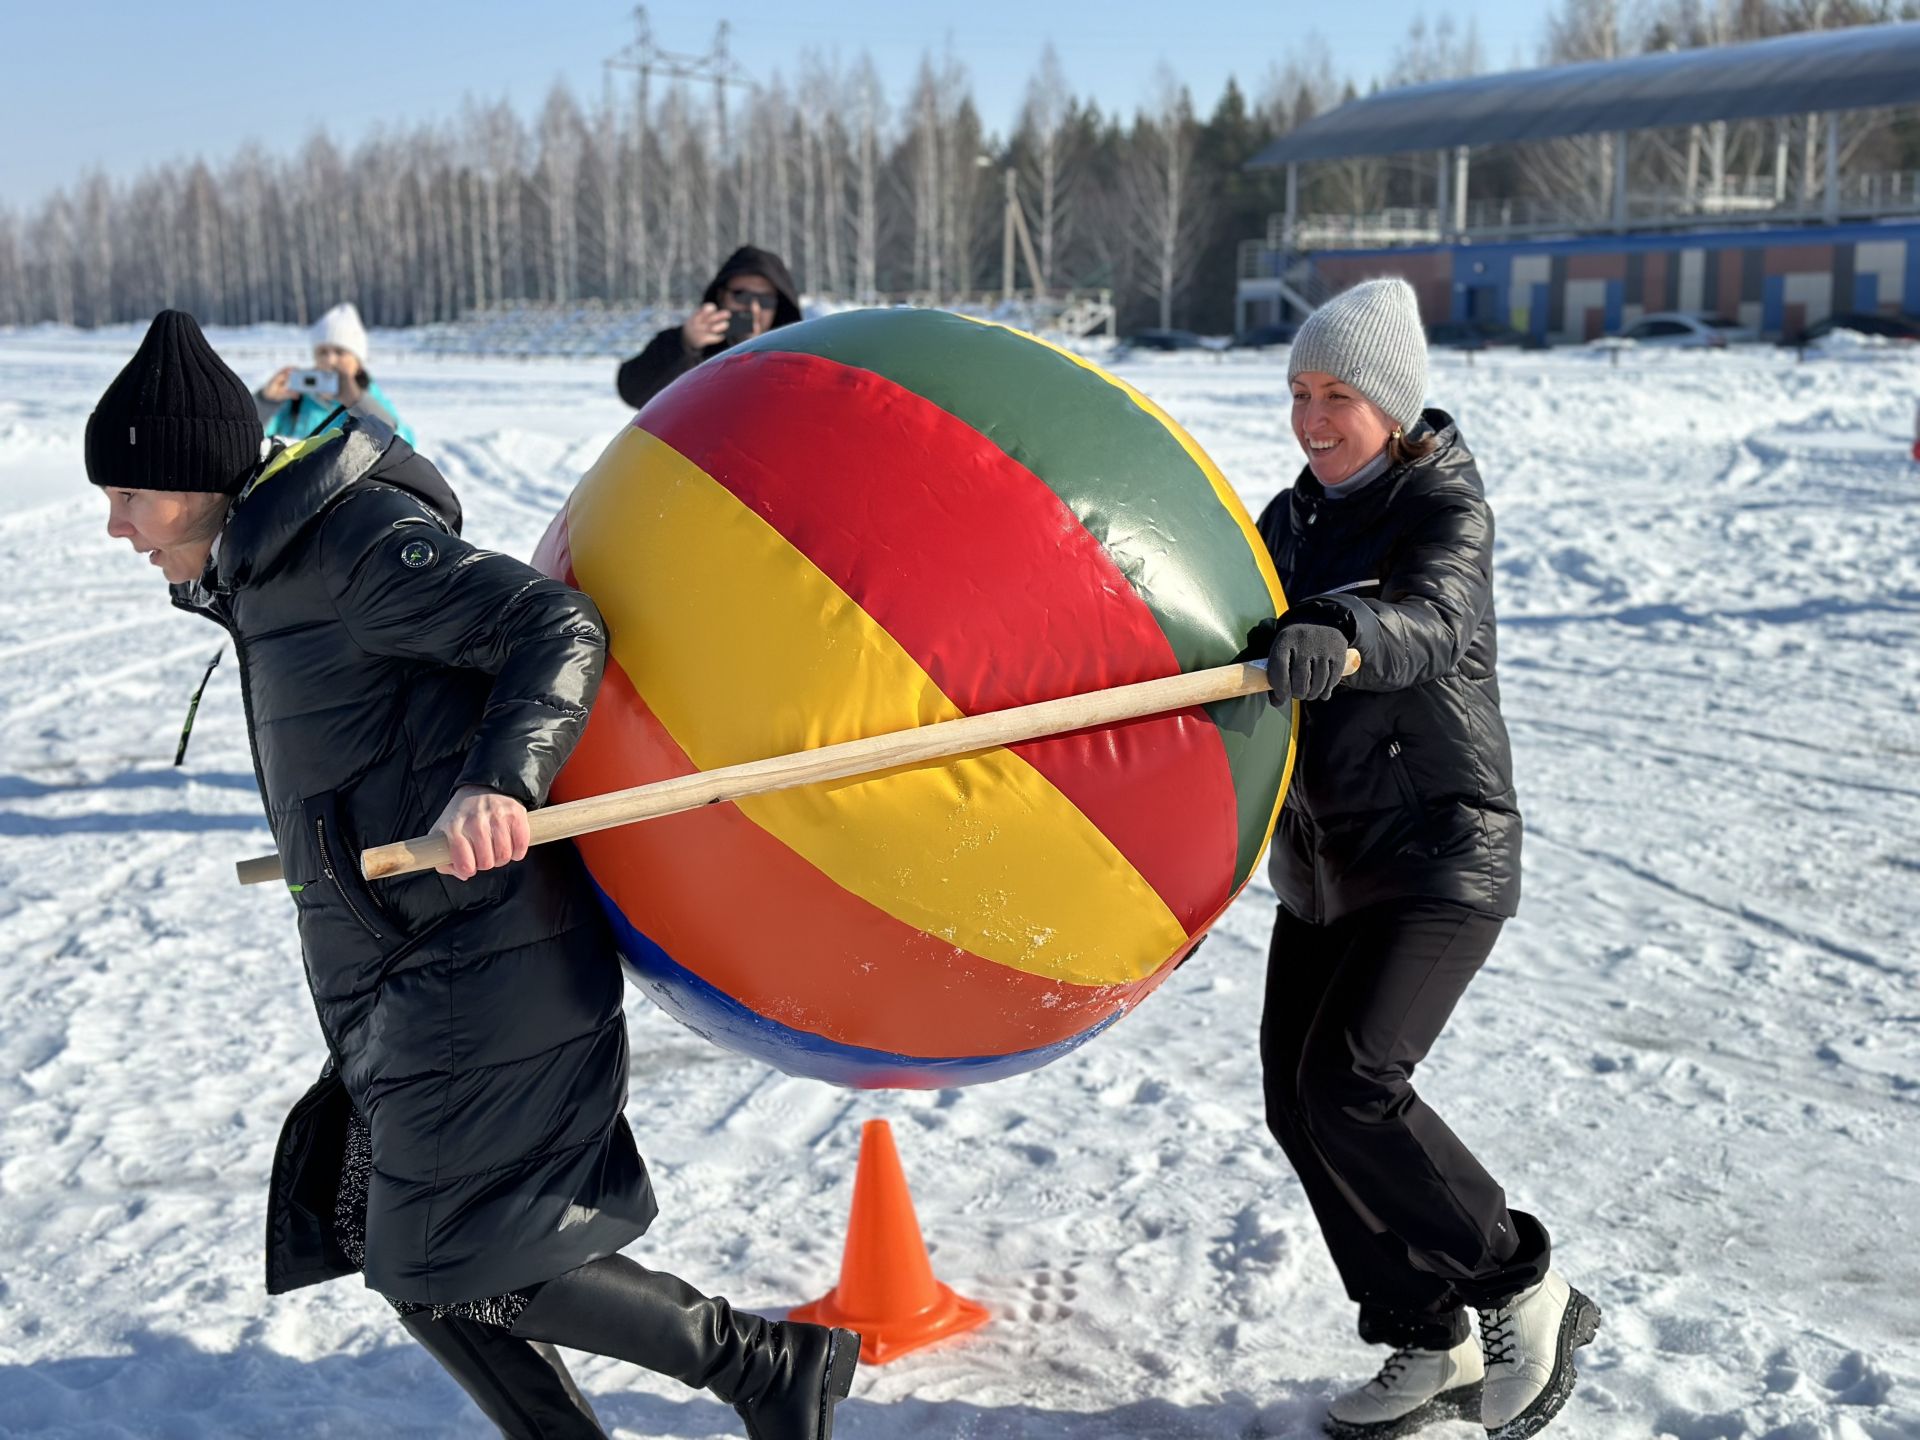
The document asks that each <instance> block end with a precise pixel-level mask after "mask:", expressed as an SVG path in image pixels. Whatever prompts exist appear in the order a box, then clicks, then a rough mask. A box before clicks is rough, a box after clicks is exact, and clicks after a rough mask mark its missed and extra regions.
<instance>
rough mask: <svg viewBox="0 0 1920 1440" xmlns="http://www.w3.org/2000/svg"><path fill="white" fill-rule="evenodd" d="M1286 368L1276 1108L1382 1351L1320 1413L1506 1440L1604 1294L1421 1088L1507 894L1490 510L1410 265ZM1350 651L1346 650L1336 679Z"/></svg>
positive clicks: (1277, 514)
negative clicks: (1437, 384)
mask: <svg viewBox="0 0 1920 1440" xmlns="http://www.w3.org/2000/svg"><path fill="white" fill-rule="evenodd" d="M1287 380H1288V385H1289V388H1290V389H1291V391H1292V396H1293V435H1294V439H1295V440H1297V441H1298V442H1299V444H1300V448H1301V450H1302V451H1303V452H1305V454H1306V457H1307V464H1306V468H1305V469H1304V470H1302V471H1301V473H1300V477H1299V479H1298V480H1296V481H1295V482H1294V485H1293V488H1292V489H1291V490H1290V491H1287V492H1283V493H1282V494H1281V495H1279V496H1278V497H1276V498H1275V499H1274V501H1273V502H1272V504H1270V505H1268V507H1267V509H1266V511H1265V513H1264V514H1262V516H1261V517H1260V533H1261V536H1262V538H1264V539H1265V541H1266V543H1267V546H1268V548H1269V549H1270V550H1271V551H1272V553H1273V558H1274V564H1275V566H1276V567H1277V568H1278V570H1279V572H1280V578H1281V582H1282V584H1283V585H1284V586H1285V588H1286V592H1287V594H1288V595H1289V596H1299V597H1305V598H1303V599H1301V600H1297V601H1295V602H1294V603H1293V604H1292V605H1291V607H1290V608H1289V609H1288V610H1287V612H1286V614H1285V615H1283V616H1282V617H1280V619H1279V620H1278V622H1277V628H1276V631H1275V634H1274V637H1273V641H1272V648H1271V652H1270V654H1269V657H1268V666H1269V670H1270V673H1271V675H1272V680H1273V698H1274V703H1276V704H1286V703H1291V702H1292V701H1296V700H1297V701H1301V702H1304V703H1302V705H1301V707H1300V711H1299V751H1298V757H1299V758H1298V762H1297V768H1296V769H1295V772H1294V780H1293V785H1292V788H1291V790H1290V792H1289V793H1288V796H1287V801H1286V805H1285V807H1284V809H1283V810H1282V811H1281V815H1280V823H1279V826H1278V828H1277V829H1276V831H1275V833H1274V841H1273V853H1272V858H1271V861H1270V870H1271V874H1272V879H1273V887H1274V892H1275V894H1276V895H1277V897H1278V898H1279V902H1280V906H1279V914H1278V917H1277V919H1276V922H1275V924H1274V931H1273V947H1272V951H1271V954H1270V957H1269V960H1268V970H1267V995H1266V1010H1265V1015H1264V1017H1263V1019H1262V1022H1261V1031H1260V1052H1261V1063H1262V1068H1263V1070H1264V1073H1265V1088H1266V1102H1267V1121H1268V1124H1269V1126H1270V1127H1271V1128H1272V1130H1273V1133H1274V1135H1275V1137H1276V1138H1277V1139H1278V1140H1279V1141H1280V1144H1281V1146H1282V1148H1284V1149H1285V1150H1286V1152H1287V1156H1288V1158H1289V1159H1290V1160H1291V1161H1292V1162H1293V1166H1294V1169H1295V1170H1296V1171H1297V1172H1298V1174H1299V1176H1300V1182H1301V1184H1302V1186H1303V1187H1304V1188H1305V1189H1306V1192H1307V1197H1308V1199H1309V1201H1310V1202H1311V1203H1312V1205H1313V1208H1314V1213H1315V1215H1316V1217H1317V1218H1318V1219H1319V1221H1320V1227H1321V1231H1322V1233H1323V1234H1324V1235H1325V1237H1326V1241H1327V1245H1328V1248H1329V1249H1330V1250H1331V1251H1332V1252H1333V1259H1334V1263H1335V1265H1336V1266H1337V1267H1338V1269H1339V1271H1340V1274H1341V1278H1342V1279H1343V1280H1344V1281H1345V1282H1346V1287H1347V1293H1348V1295H1350V1296H1351V1297H1352V1298H1353V1299H1354V1300H1355V1301H1357V1302H1358V1303H1359V1306H1360V1334H1361V1337H1362V1338H1363V1339H1365V1340H1368V1341H1370V1342H1373V1343H1376V1344H1386V1345H1391V1346H1393V1347H1394V1350H1393V1354H1392V1355H1391V1356H1390V1357H1389V1358H1388V1360H1387V1362H1386V1364H1385V1365H1384V1366H1383V1367H1382V1368H1381V1370H1380V1373H1379V1374H1378V1375H1376V1376H1375V1377H1374V1378H1373V1379H1372V1380H1370V1381H1368V1382H1367V1384H1365V1385H1363V1386H1361V1387H1359V1388H1358V1389H1356V1390H1353V1391H1350V1392H1348V1393H1347V1394H1344V1395H1342V1396H1340V1397H1339V1398H1338V1399H1336V1400H1335V1401H1334V1402H1333V1404H1332V1406H1331V1407H1330V1408H1329V1411H1328V1415H1327V1420H1326V1429H1327V1431H1328V1433H1329V1434H1332V1435H1335V1436H1338V1437H1342V1440H1360V1437H1369V1440H1385V1437H1389V1436H1401V1435H1407V1434H1410V1433H1412V1432H1413V1431H1414V1430H1416V1429H1418V1428H1420V1427H1421V1426H1422V1425H1425V1424H1427V1423H1429V1422H1435V1421H1440V1420H1444V1419H1448V1418H1452V1417H1455V1416H1464V1417H1467V1418H1472V1419H1478V1420H1480V1421H1481V1422H1482V1423H1483V1424H1484V1425H1485V1427H1486V1429H1487V1430H1488V1432H1489V1433H1490V1434H1492V1435H1494V1436H1497V1437H1500V1440H1513V1437H1519V1436H1525V1435H1531V1434H1533V1433H1535V1432H1536V1431H1538V1430H1540V1429H1541V1428H1542V1427H1544V1426H1545V1425H1546V1424H1547V1423H1548V1422H1549V1421H1550V1420H1551V1419H1552V1418H1553V1417H1554V1415H1555V1414H1557V1413H1558V1411H1559V1409H1560V1407H1561V1406H1562V1405H1563V1404H1565V1403H1566V1399H1567V1396H1568V1394H1569V1393H1570V1391H1571V1389H1572V1385H1573V1378H1574V1368H1573V1358H1572V1352H1573V1350H1574V1348H1575V1347H1576V1346H1579V1345H1583V1344H1585V1343H1587V1341H1589V1340H1591V1339H1592V1338H1593V1335H1594V1332H1595V1329H1596V1327H1597V1326H1598V1323H1599V1311H1598V1309H1597V1308H1596V1307H1595V1306H1594V1305H1593V1303H1592V1302H1591V1301H1590V1300H1588V1299H1587V1298H1586V1297H1585V1296H1583V1295H1582V1294H1580V1292H1579V1291H1577V1290H1574V1289H1572V1288H1570V1287H1569V1286H1568V1285H1567V1283H1566V1282H1565V1281H1564V1280H1563V1279H1562V1278H1561V1277H1560V1275H1559V1274H1558V1273H1557V1272H1556V1271H1554V1270H1553V1269H1552V1268H1551V1266H1550V1264H1549V1260H1550V1253H1551V1252H1550V1244H1549V1240H1548V1237H1547V1232H1546V1229H1545V1228H1544V1227H1543V1226H1542V1225H1541V1224H1540V1222H1539V1221H1538V1220H1536V1219H1534V1217H1533V1216H1531V1215H1528V1214H1525V1213H1523V1212H1521V1211H1518V1210H1509V1209H1508V1208H1507V1203H1506V1197H1505V1195H1504V1194H1503V1193H1502V1191H1501V1189H1500V1186H1499V1185H1498V1184H1497V1183H1495V1181H1494V1180H1493V1178H1492V1177H1491V1176H1490V1175H1488V1174H1487V1172H1486V1170H1485V1169H1483V1168H1482V1167H1481V1165H1480V1163H1479V1162H1478V1161H1477V1160H1475V1159H1474V1157H1473V1155H1472V1154H1471V1153H1470V1152H1469V1151H1468V1150H1467V1147H1466V1146H1465V1145H1464V1144H1462V1143H1461V1141H1460V1140H1459V1138H1458V1137H1456V1136H1455V1135H1454V1133H1453V1132H1452V1131H1451V1130H1450V1129H1448V1128H1447V1126H1446V1125H1445V1123H1443V1122H1442V1121H1441V1119H1440V1117H1439V1116H1437V1115H1436V1114H1434V1113H1433V1111H1432V1110H1431V1109H1429V1108H1428V1107H1427V1106H1426V1105H1425V1104H1424V1103H1423V1102H1422V1101H1421V1099H1420V1097H1419V1096H1418V1095H1417V1094H1416V1093H1415V1092H1414V1089H1413V1085H1412V1083H1411V1076H1412V1073H1413V1069H1414V1067H1415V1066H1416V1065H1417V1064H1418V1063H1419V1061H1420V1060H1421V1059H1423V1058H1424V1057H1425V1056H1426V1054H1427V1051H1428V1049H1429V1048H1430V1047H1431V1046H1432V1044H1433V1042H1434V1040H1435V1039H1436V1038H1437V1037H1438V1035H1439V1033H1440V1030H1441V1028H1442V1027H1443V1026H1444V1025H1445V1023H1446V1021H1447V1018H1448V1016H1449V1015H1450V1014H1451V1013H1452V1011H1453V1007H1454V1005H1455V1004H1456V1003H1457V1002H1458V1001H1459V999H1460V996H1461V994H1462V993H1463V992H1464V991H1465V989H1466V987H1467V984H1468V982H1469V981H1471V980H1472V978H1473V976H1474V974H1475V973H1476V972H1477V971H1478V970H1479V968H1480V966H1481V964H1482V963H1483V962H1484V961H1485V960H1486V958H1487V955H1488V953H1489V952H1490V951H1491V950H1492V948H1493V944H1494V941H1495V939H1496V938H1497V937H1498V936H1499V933H1500V927H1501V925H1502V924H1503V923H1504V921H1505V919H1506V918H1507V917H1509V916H1511V915H1513V914H1514V913H1515V910H1516V909H1517V907H1518V903H1519V899H1520V813H1519V810H1518V808H1517V806H1516V802H1515V798H1514V791H1513V778H1512V761H1511V758H1510V756H1509V753H1508V748H1507V735H1506V728H1505V726H1504V724H1503V723H1502V721H1501V718H1500V693H1499V686H1498V683H1497V681H1496V679H1495V676H1494V654H1495V644H1494V616H1493V516H1492V512H1491V511H1490V510H1489V509H1488V507H1487V501H1486V496H1485V493H1484V491H1483V490H1482V488H1481V484H1480V476H1479V472H1478V470H1477V469H1476V468H1475V465H1474V460H1473V456H1472V455H1471V454H1470V453H1469V452H1468V450H1467V447H1466V444H1465V442H1464V441H1463V440H1462V439H1461V438H1460V432H1459V429H1458V427H1457V426H1456V425H1455V424H1454V422H1453V419H1452V417H1450V416H1448V415H1446V414H1445V413H1443V412H1441V411H1439V410H1423V409H1422V408H1421V406H1422V402H1423V400H1424V398H1425V395H1426V389H1427V352H1426V340H1425V337H1424V335H1423V333H1422V330H1421V325H1420V313H1419V307H1418V304H1417V303H1416V301H1415V298H1414V294H1413V291H1412V289H1411V288H1410V287H1409V286H1408V285H1407V284H1406V282H1404V281H1402V280H1373V281H1369V282H1367V283H1366V284H1363V285H1358V286H1355V287H1354V288H1353V289H1351V290H1348V291H1346V292H1345V293H1344V294H1341V295H1339V296H1337V297H1335V298H1334V299H1333V300H1331V301H1329V302H1328V303H1327V304H1326V305H1324V306H1322V307H1321V308H1320V309H1319V310H1317V311H1316V312H1315V313H1314V314H1313V315H1312V316H1311V317H1310V318H1309V319H1308V320H1307V322H1306V324H1305V325H1303V326H1302V327H1301V328H1300V332H1299V335H1298V336H1297V337H1296V339H1295V341H1294V344H1293V351H1292V355H1291V358H1290V360H1289V362H1288V365H1287ZM1349 647H1351V648H1353V649H1355V650H1357V651H1358V652H1359V653H1360V669H1359V670H1358V671H1357V672H1356V673H1355V674H1354V675H1353V676H1351V677H1350V678H1348V679H1347V680H1345V681H1344V683H1343V682H1342V680H1341V668H1342V663H1343V661H1344V659H1345V657H1346V652H1347V650H1348V648H1349ZM1469 1309H1473V1310H1477V1311H1478V1313H1479V1319H1480V1335H1479V1343H1478V1344H1477V1345H1476V1344H1475V1343H1474V1340H1473V1338H1472V1332H1471V1329H1470V1327H1469V1324H1468V1320H1467V1311H1468V1310H1469Z"/></svg>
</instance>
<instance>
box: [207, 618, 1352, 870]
mask: <svg viewBox="0 0 1920 1440" xmlns="http://www.w3.org/2000/svg"><path fill="white" fill-rule="evenodd" d="M1359 668H1360V652H1359V651H1357V650H1349V651H1347V663H1346V668H1345V670H1344V672H1343V673H1344V674H1346V675H1351V674H1353V673H1354V672H1355V671H1356V670H1358V669H1359ZM1269 688H1270V687H1269V686H1268V684H1267V669H1266V666H1265V665H1264V664H1249V665H1220V666H1216V667H1215V668H1214V669H1211V670H1196V671H1194V672H1193V673H1192V674H1190V675H1168V676H1166V677H1164V678H1163V679H1159V680H1143V681H1140V682H1139V683H1138V684H1134V685H1116V686H1114V687H1113V688H1111V689H1108V690H1094V691H1090V692H1088V693H1086V694H1084V695H1066V696H1063V697H1061V698H1060V699H1058V700H1042V701H1040V702H1039V703H1038V704H1034V705H1018V706H1015V707H1014V708H1013V709H1011V710H992V711H988V712H987V713H985V714H982V715H965V716H962V717H961V718H960V719H958V720H942V721H940V722H939V723H937V724H933V725H921V726H917V727H915V728H914V729H911V730H896V731H894V732H892V733H891V734H887V735H870V736H868V737H866V738H865V739H861V740H844V741H842V742H840V743H839V744H837V745H823V746H821V747H819V748H818V749H814V750H801V751H797V752H796V753H794V754H791V755H776V756H774V757H773V758H771V759H768V760H750V761H748V762H747V763H745V764H743V765H728V766H726V767H724V768H722V769H719V770H707V771H703V772H701V773H699V774H695V775H682V776H678V777H676V778H674V779H672V780H660V781H657V782H655V783H654V784H651V785H638V786H635V787H634V788H632V789H630V790H615V791H612V792H611V793H609V794H606V795H592V796H589V797H587V798H586V799H584V800H570V801H568V802H567V803H565V804H564V805H550V806H548V807H547V808H545V809H544V810H535V811H534V812H533V813H532V814H530V815H529V816H528V817H527V824H528V828H529V829H530V830H531V832H532V843H533V844H535V845H544V844H547V843H548V842H549V841H553V840H567V839H571V838H572V837H574V836H576V835H590V834H592V833H593V832H595V831H597V830H611V829H613V828H614V827H615V826H618V825H631V824H634V823H635V822H637V821H640V820H656V819H658V818H660V817H661V816H663V815H677V814H679V813H681V812H682V811H685V810H697V809H698V808H700V807H701V806H702V805H717V804H721V803H724V802H727V801H732V800H744V799H746V798H748V797H749V796H753V795H767V794H771V793H773V792H774V791H776V790H791V789H794V788H796V787H798V786H801V785H818V784H821V783H823V782H825V781H828V780H847V779H851V778H853V777H855V776H860V775H875V774H879V773H880V772H882V771H886V770H894V769H898V768H900V767H902V766H906V765H917V764H920V763H921V762H923V761H927V760H946V759H952V758H954V757H956V756H960V755H971V754H974V753H975V752H977V751H981V750H997V749H1000V748H1001V747H1003V746H1007V745H1017V744H1020V743H1021V742H1022V741H1026V740H1038V739H1041V738H1043V737H1045V736H1048V735H1065V734H1068V733H1070V732H1071V731H1074V730H1087V729H1091V728H1093V727H1094V726H1097V725H1113V724H1117V723H1119V722H1120V721H1122V720H1138V719H1141V718H1143V717H1145V716H1148V715H1162V714H1165V713H1166V712H1167V711H1169V710H1184V709H1187V708H1188V707H1189V706H1193V705H1211V704H1214V703H1215V702H1217V701H1221V700H1235V699H1239V698H1241V697H1243V696H1247V695H1259V694H1263V693H1265V692H1266V691H1267V690H1268V689H1269ZM448 858H449V856H448V852H447V842H446V840H445V839H444V838H443V837H441V836H438V835H423V836H419V837H417V838H415V839H412V840H399V841H395V842H394V843H393V844H391V845H376V846H374V847H373V848H371V849H369V850H365V851H362V852H361V855H360V869H361V871H362V873H363V874H365V875H366V877H367V878H368V879H369V880H384V879H387V878H389V877H391V876H395V875H411V874H414V873H416V872H418V871H421V870H431V869H434V868H435V867H436V866H440V865H444V864H446V863H447V860H448ZM237 869H238V873H239V877H240V883H241V884H242V885H259V884H262V883H264V882H266V881H270V880H279V879H281V878H283V877H282V872H281V869H280V857H279V856H278V855H262V856H260V857H259V858H257V859H253V860H243V861H241V862H240V864H239V866H238V867H237Z"/></svg>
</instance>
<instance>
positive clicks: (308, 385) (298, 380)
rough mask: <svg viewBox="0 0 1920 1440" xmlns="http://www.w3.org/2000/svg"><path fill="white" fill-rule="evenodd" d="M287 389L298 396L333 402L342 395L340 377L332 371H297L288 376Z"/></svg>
mask: <svg viewBox="0 0 1920 1440" xmlns="http://www.w3.org/2000/svg"><path fill="white" fill-rule="evenodd" d="M287 388H288V389H289V390H291V391H293V393H294V394H296V395H311V396H313V397H314V399H316V400H331V399H332V398H333V397H334V396H336V395H338V394H339V393H340V376H339V375H338V374H336V373H335V372H334V371H332V370H296V371H294V372H293V373H292V374H291V375H289V376H287Z"/></svg>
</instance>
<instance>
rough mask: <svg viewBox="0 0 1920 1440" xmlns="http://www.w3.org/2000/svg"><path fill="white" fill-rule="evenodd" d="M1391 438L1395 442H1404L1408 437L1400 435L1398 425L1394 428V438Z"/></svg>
mask: <svg viewBox="0 0 1920 1440" xmlns="http://www.w3.org/2000/svg"><path fill="white" fill-rule="evenodd" d="M1391 438H1393V439H1395V440H1404V439H1406V438H1407V437H1406V436H1405V435H1402V434H1401V433H1400V427H1399V426H1398V425H1396V426H1394V427H1393V435H1392V437H1391Z"/></svg>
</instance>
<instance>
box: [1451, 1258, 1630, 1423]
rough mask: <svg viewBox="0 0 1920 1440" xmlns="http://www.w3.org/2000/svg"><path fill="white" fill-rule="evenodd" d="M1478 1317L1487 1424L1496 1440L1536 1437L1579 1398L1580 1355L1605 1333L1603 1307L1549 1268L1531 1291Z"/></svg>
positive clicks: (1483, 1413) (1482, 1405)
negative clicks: (1577, 1361)
mask: <svg viewBox="0 0 1920 1440" xmlns="http://www.w3.org/2000/svg"><path fill="white" fill-rule="evenodd" d="M1479 1313H1480V1349H1481V1353H1482V1354H1483V1355H1484V1356H1485V1357H1486V1371H1487V1378H1486V1382H1485V1385H1484V1387H1483V1389H1482V1392H1481V1401H1480V1423H1481V1424H1482V1425H1484V1426H1486V1427H1487V1434H1488V1435H1489V1436H1490V1437H1491V1440H1522V1437H1524V1436H1527V1435H1533V1434H1537V1433H1538V1432H1539V1431H1541V1430H1543V1429H1545V1428H1546V1426H1547V1422H1548V1421H1550V1420H1552V1419H1553V1417H1554V1416H1556V1415H1558V1414H1559V1413H1560V1407H1561V1406H1562V1405H1565V1404H1566V1403H1567V1397H1568V1396H1569V1395H1571V1394H1572V1393H1573V1377H1574V1369H1573V1352H1574V1350H1575V1349H1577V1348H1578V1347H1579V1346H1582V1345H1585V1344H1586V1343H1587V1342H1588V1341H1589V1340H1591V1339H1593V1337H1594V1334H1595V1333H1596V1332H1597V1331H1598V1330H1599V1329H1600V1307H1599V1306H1598V1305H1595V1304H1594V1303H1593V1302H1592V1301H1591V1300H1589V1299H1588V1298H1587V1297H1586V1296H1584V1295H1582V1294H1581V1293H1580V1292H1579V1291H1578V1290H1575V1289H1574V1288H1573V1287H1572V1286H1570V1285H1568V1284H1567V1282H1566V1281H1565V1280H1563V1279H1561V1278H1560V1274H1559V1272H1558V1271H1554V1270H1549V1271H1548V1272H1547V1278H1546V1279H1544V1280H1542V1281H1541V1282H1540V1283H1539V1284H1538V1285H1535V1286H1534V1287H1533V1288H1532V1289H1531V1290H1522V1291H1521V1292H1520V1293H1519V1294H1518V1295H1515V1296H1513V1297H1512V1298H1510V1299H1508V1300H1505V1301H1503V1302H1502V1303H1500V1304H1499V1305H1496V1306H1494V1307H1493V1308H1492V1309H1490V1310H1482V1311H1480V1312H1479Z"/></svg>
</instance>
